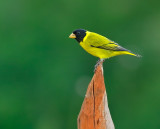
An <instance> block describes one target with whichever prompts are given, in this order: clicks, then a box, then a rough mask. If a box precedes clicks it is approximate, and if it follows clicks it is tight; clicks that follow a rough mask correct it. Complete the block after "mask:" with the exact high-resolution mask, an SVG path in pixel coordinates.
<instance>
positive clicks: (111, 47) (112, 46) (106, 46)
mask: <svg viewBox="0 0 160 129" xmlns="http://www.w3.org/2000/svg"><path fill="white" fill-rule="evenodd" d="M90 46H91V47H95V48H100V49H105V50H112V51H128V50H127V49H125V48H123V47H121V46H119V45H118V44H117V43H114V42H113V43H112V42H111V43H108V44H99V45H92V44H91V45H90Z"/></svg>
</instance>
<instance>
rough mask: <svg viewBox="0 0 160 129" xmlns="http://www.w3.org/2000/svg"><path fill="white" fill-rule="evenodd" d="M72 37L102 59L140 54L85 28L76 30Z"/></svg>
mask: <svg viewBox="0 0 160 129" xmlns="http://www.w3.org/2000/svg"><path fill="white" fill-rule="evenodd" d="M70 38H75V39H76V40H77V41H78V42H79V43H80V45H81V47H82V48H83V49H84V50H86V51H87V52H88V53H90V54H91V55H93V56H96V57H99V58H100V59H106V58H110V57H113V56H117V55H124V54H128V55H133V56H138V55H136V54H133V53H132V52H130V51H129V50H127V49H125V48H123V47H121V46H120V45H118V44H117V43H115V42H113V41H111V40H109V39H108V38H106V37H104V36H102V35H99V34H97V33H94V32H89V31H86V30H83V29H79V30H75V31H74V32H73V33H72V34H71V35H70Z"/></svg>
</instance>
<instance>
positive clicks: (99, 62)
mask: <svg viewBox="0 0 160 129" xmlns="http://www.w3.org/2000/svg"><path fill="white" fill-rule="evenodd" d="M102 62H104V59H99V60H98V61H97V63H96V65H95V66H94V72H95V71H96V69H97V67H98V66H99V65H100V64H101V63H102Z"/></svg>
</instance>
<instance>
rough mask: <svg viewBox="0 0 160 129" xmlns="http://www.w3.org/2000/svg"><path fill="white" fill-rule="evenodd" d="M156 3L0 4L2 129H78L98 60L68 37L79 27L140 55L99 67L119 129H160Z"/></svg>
mask: <svg viewBox="0 0 160 129" xmlns="http://www.w3.org/2000/svg"><path fill="white" fill-rule="evenodd" d="M159 5H160V2H159V1H156V0H141V1H139V0H112V1H111V0H110V1H108V0H79V1H75V0H52V1H51V0H37V1H35V0H1V1H0V129H76V128H77V125H76V124H77V122H76V121H77V116H78V113H79V111H80V108H81V104H82V101H83V98H84V96H85V91H86V89H87V85H88V83H89V81H90V79H91V78H92V76H93V69H94V65H95V63H96V61H97V58H96V57H93V56H91V55H89V54H88V53H86V52H85V51H84V50H83V49H82V48H81V47H80V46H79V44H78V43H77V42H76V41H74V40H72V39H69V38H68V36H69V34H70V33H71V32H72V31H73V30H74V29H78V28H84V29H87V30H90V31H94V32H97V33H99V34H102V35H104V36H107V37H108V38H110V39H112V40H114V41H115V42H117V43H119V44H120V45H122V46H124V47H126V48H128V49H130V50H132V51H133V52H135V53H139V54H141V55H142V56H143V57H142V58H136V57H132V56H127V55H125V56H119V57H118V56H117V57H114V58H111V59H109V60H106V61H105V63H104V76H105V82H106V89H107V94H108V101H109V107H110V111H111V114H112V118H113V121H114V123H115V127H116V128H117V129H159V128H160V122H159V120H160V119H159V118H160V117H159V115H160V102H159V100H160V79H159V77H160V68H159V67H160V60H159V52H160V43H159V42H160V6H159Z"/></svg>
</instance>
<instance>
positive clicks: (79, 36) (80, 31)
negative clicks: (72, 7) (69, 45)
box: [72, 29, 86, 42]
mask: <svg viewBox="0 0 160 129" xmlns="http://www.w3.org/2000/svg"><path fill="white" fill-rule="evenodd" d="M72 34H73V35H75V37H74V38H75V39H76V40H77V41H78V42H81V41H83V39H84V37H85V36H86V30H84V29H77V30H75V31H73V33H72Z"/></svg>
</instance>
